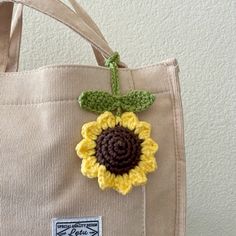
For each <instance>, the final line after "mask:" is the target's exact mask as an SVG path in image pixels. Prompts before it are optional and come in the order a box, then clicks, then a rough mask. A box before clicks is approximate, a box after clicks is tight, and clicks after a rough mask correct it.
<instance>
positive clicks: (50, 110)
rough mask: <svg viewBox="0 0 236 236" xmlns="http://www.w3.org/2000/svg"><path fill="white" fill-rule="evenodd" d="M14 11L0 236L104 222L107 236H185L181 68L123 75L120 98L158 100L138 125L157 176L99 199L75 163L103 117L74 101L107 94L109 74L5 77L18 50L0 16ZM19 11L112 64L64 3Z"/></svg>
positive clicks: (0, 86) (3, 101)
mask: <svg viewBox="0 0 236 236" xmlns="http://www.w3.org/2000/svg"><path fill="white" fill-rule="evenodd" d="M1 2H2V1H0V3H1ZM7 2H8V3H4V4H3V3H1V4H0V13H1V14H0V19H1V22H0V32H1V34H0V35H1V37H0V40H1V41H0V49H1V52H0V53H1V54H0V55H1V56H0V62H1V64H0V68H1V73H0V166H1V171H0V235H1V236H7V235H15V236H22V235H25V236H39V235H51V219H52V218H55V217H59V218H61V217H62V218H64V217H65V218H66V217H85V216H102V217H103V218H102V219H103V236H120V235H124V236H184V235H185V185H186V183H185V155H184V129H183V111H182V104H181V95H180V87H179V77H178V73H179V67H178V63H177V61H176V59H168V60H165V61H163V62H161V63H159V64H156V65H152V66H147V67H143V68H136V69H130V68H119V75H120V81H121V90H122V92H123V93H125V92H127V91H129V90H131V89H140V90H148V91H150V92H152V93H154V94H155V95H156V100H155V102H154V104H153V105H152V106H151V107H150V109H148V110H147V111H145V112H141V113H139V114H138V117H139V118H140V120H145V121H147V122H149V123H151V125H152V137H153V138H154V140H156V141H157V142H158V144H159V151H158V152H157V155H156V159H157V162H158V170H157V171H156V172H154V173H152V174H150V175H149V179H148V183H147V185H145V186H143V187H136V188H134V189H133V191H132V192H131V193H129V194H128V195H127V196H122V195H120V194H118V193H117V192H115V191H113V190H106V191H101V190H100V189H99V187H98V185H97V181H96V180H90V179H87V178H85V177H84V176H83V175H82V174H81V172H80V165H81V159H79V158H78V156H77V155H76V153H75V146H76V144H77V143H78V142H79V141H80V140H81V138H82V137H81V134H80V131H81V126H82V124H83V123H85V122H88V121H92V120H95V119H96V117H97V115H96V114H93V113H90V112H87V111H85V110H82V109H81V108H80V107H79V105H78V103H77V101H76V98H77V97H78V96H79V95H80V94H81V92H82V91H85V90H101V89H102V90H106V91H110V90H111V88H110V71H109V70H108V69H107V68H105V67H101V66H84V65H58V66H45V67H42V68H39V69H36V70H31V71H22V72H6V71H7V68H9V63H10V61H12V60H7V59H6V55H8V54H6V51H8V52H9V49H10V48H11V47H13V48H14V46H16V45H13V46H12V45H10V44H11V43H13V44H14V42H15V43H16V42H19V41H18V40H10V36H9V32H10V30H9V29H8V30H6V29H7V28H5V29H4V27H7V26H8V28H9V23H8V25H7V22H9V19H10V18H11V14H3V11H1V7H6V5H5V4H11V2H13V1H7ZM16 2H19V3H23V4H25V5H28V6H30V7H33V8H35V9H37V10H39V11H41V12H43V13H45V14H48V15H50V16H52V17H54V18H56V19H57V20H59V21H61V22H63V23H65V24H66V25H68V26H69V27H70V28H72V29H73V30H75V31H76V32H78V33H79V34H80V35H81V36H82V37H84V38H85V39H86V40H87V41H89V42H90V43H91V45H92V46H93V48H95V49H96V50H95V51H97V52H99V54H100V56H101V55H102V57H105V58H106V57H108V56H110V55H111V54H112V50H111V49H110V47H109V45H108V44H107V42H106V40H105V39H104V37H103V36H101V34H98V31H96V30H95V28H93V27H92V25H91V22H88V21H86V20H84V17H82V18H81V19H79V18H78V17H77V14H76V13H75V12H73V11H72V10H70V9H69V8H68V7H65V5H64V4H62V3H61V2H60V1H55V0H47V2H46V1H36V0H34V1H27V0H25V1H23V0H21V1H16ZM46 3H47V4H46ZM9 6H10V5H8V7H9ZM8 10H11V8H9V9H8ZM18 18H19V17H18ZM78 19H79V20H78ZM3 21H5V22H6V24H1V23H2V22H3ZM3 35H4V37H2V36H3ZM7 38H8V40H7ZM9 42H10V43H9ZM13 51H14V50H13ZM100 59H101V57H100ZM13 61H14V60H13ZM15 61H17V60H15ZM100 62H101V61H100ZM120 66H121V67H124V64H123V63H121V65H120Z"/></svg>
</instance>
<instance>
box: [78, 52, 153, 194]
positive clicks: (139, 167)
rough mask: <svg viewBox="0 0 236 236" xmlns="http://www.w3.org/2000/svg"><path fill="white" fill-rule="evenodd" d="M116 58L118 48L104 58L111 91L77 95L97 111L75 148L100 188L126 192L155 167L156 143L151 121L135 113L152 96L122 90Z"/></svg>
mask: <svg viewBox="0 0 236 236" xmlns="http://www.w3.org/2000/svg"><path fill="white" fill-rule="evenodd" d="M119 61H120V57H119V54H118V53H117V52H115V53H114V54H113V55H112V56H111V57H109V58H108V59H106V60H105V65H106V66H107V67H108V68H109V69H110V73H111V93H109V92H106V91H84V92H82V94H81V95H80V96H79V97H78V102H79V104H80V106H81V108H83V109H85V110H88V111H92V112H96V113H99V114H100V115H99V116H98V117H97V120H96V121H92V122H88V123H85V124H84V125H83V126H82V131H81V135H82V137H83V139H82V140H81V141H80V142H79V143H78V144H77V146H76V148H75V150H76V153H77V155H78V156H79V157H80V158H81V159H82V164H81V173H82V174H83V175H84V176H87V177H88V178H97V179H98V184H99V187H100V188H101V189H102V190H104V189H106V188H113V189H114V190H116V191H118V192H119V193H121V194H123V195H125V194H127V193H128V192H130V191H131V189H132V187H133V186H138V185H143V184H145V183H146V182H147V176H146V175H147V174H148V173H151V172H153V171H154V170H156V168H157V163H156V159H155V156H154V155H155V153H156V152H157V150H158V144H157V143H156V142H155V141H154V140H153V139H152V138H150V134H151V125H150V124H149V123H147V122H144V121H139V119H138V117H137V116H136V115H135V114H134V112H141V111H144V110H146V109H148V108H149V107H150V106H151V105H152V104H153V102H154V101H155V96H154V95H153V94H151V93H150V92H148V91H142V90H131V91H129V92H128V93H127V94H121V91H120V81H119V71H118V63H119ZM114 111H116V115H113V113H112V112H114Z"/></svg>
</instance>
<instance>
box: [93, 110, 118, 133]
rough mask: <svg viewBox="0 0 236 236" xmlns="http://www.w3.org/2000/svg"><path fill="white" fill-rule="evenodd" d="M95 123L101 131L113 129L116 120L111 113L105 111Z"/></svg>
mask: <svg viewBox="0 0 236 236" xmlns="http://www.w3.org/2000/svg"><path fill="white" fill-rule="evenodd" d="M97 122H98V124H99V125H100V126H101V128H102V129H107V128H108V127H110V128H113V127H115V125H116V118H115V116H114V115H113V114H112V113H111V112H109V111H105V112H104V113H102V114H101V115H100V116H99V117H98V118H97Z"/></svg>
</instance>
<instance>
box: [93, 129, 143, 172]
mask: <svg viewBox="0 0 236 236" xmlns="http://www.w3.org/2000/svg"><path fill="white" fill-rule="evenodd" d="M142 142H143V140H142V139H140V138H139V137H138V135H137V134H135V133H134V132H133V131H132V130H129V129H128V128H125V127H123V126H120V125H116V126H115V127H114V128H107V129H106V130H103V131H102V133H101V134H100V135H99V136H98V137H97V140H96V148H95V150H96V153H95V156H96V158H97V161H98V162H99V163H100V164H102V165H104V166H105V167H106V169H107V170H109V171H110V172H111V173H114V174H115V175H122V174H125V173H128V172H129V170H131V169H133V168H134V167H135V166H136V165H137V164H138V163H139V161H140V155H141V143H142Z"/></svg>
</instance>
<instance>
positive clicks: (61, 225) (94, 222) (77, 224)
mask: <svg viewBox="0 0 236 236" xmlns="http://www.w3.org/2000/svg"><path fill="white" fill-rule="evenodd" d="M86 235H87V236H102V217H101V216H99V217H86V218H63V219H60V218H53V219H52V236H86Z"/></svg>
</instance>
